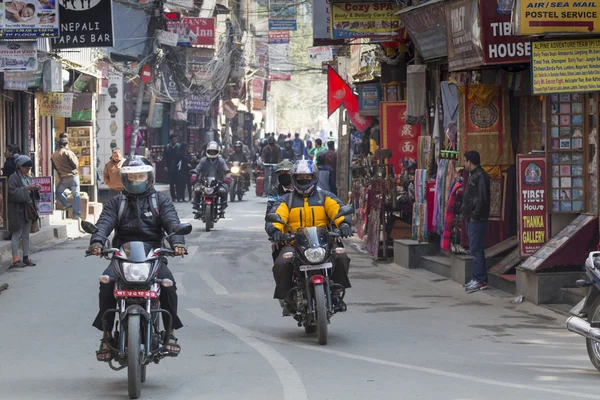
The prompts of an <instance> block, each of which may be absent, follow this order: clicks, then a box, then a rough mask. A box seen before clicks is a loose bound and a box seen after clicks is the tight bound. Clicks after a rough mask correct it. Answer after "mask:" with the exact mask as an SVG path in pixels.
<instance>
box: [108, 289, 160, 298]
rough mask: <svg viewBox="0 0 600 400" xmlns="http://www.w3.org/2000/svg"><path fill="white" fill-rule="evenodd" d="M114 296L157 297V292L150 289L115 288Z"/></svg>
mask: <svg viewBox="0 0 600 400" xmlns="http://www.w3.org/2000/svg"><path fill="white" fill-rule="evenodd" d="M115 297H117V298H118V297H136V298H140V299H157V298H158V292H154V291H152V290H122V289H118V290H115Z"/></svg>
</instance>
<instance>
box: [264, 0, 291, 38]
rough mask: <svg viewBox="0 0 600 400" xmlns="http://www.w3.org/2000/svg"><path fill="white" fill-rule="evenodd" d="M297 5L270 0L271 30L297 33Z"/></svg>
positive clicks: (284, 1)
mask: <svg viewBox="0 0 600 400" xmlns="http://www.w3.org/2000/svg"><path fill="white" fill-rule="evenodd" d="M296 29H297V23H296V4H295V3H294V2H290V1H289V0H269V30H270V31H295V30H296Z"/></svg>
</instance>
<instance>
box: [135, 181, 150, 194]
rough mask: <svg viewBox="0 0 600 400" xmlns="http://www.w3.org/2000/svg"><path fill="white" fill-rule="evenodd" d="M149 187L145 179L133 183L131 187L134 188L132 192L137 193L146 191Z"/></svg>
mask: <svg viewBox="0 0 600 400" xmlns="http://www.w3.org/2000/svg"><path fill="white" fill-rule="evenodd" d="M147 187H148V183H147V182H145V181H144V182H132V183H131V188H132V189H133V190H132V192H133V193H136V194H140V193H144V192H145V191H146V188H147Z"/></svg>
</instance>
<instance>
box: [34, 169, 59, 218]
mask: <svg viewBox="0 0 600 400" xmlns="http://www.w3.org/2000/svg"><path fill="white" fill-rule="evenodd" d="M31 183H36V184H38V185H40V186H41V187H40V190H39V194H40V200H39V202H38V204H37V206H38V207H37V208H38V214H40V215H52V211H53V210H54V193H53V191H52V178H51V177H49V176H41V177H37V178H31Z"/></svg>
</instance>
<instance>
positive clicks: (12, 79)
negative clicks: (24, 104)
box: [4, 72, 33, 90]
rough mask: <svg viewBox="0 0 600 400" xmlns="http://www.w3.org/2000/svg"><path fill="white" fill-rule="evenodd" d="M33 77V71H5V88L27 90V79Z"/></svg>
mask: <svg viewBox="0 0 600 400" xmlns="http://www.w3.org/2000/svg"><path fill="white" fill-rule="evenodd" d="M32 78H33V72H5V73H4V89H5V90H27V89H28V88H29V81H30V80H31V79H32Z"/></svg>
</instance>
